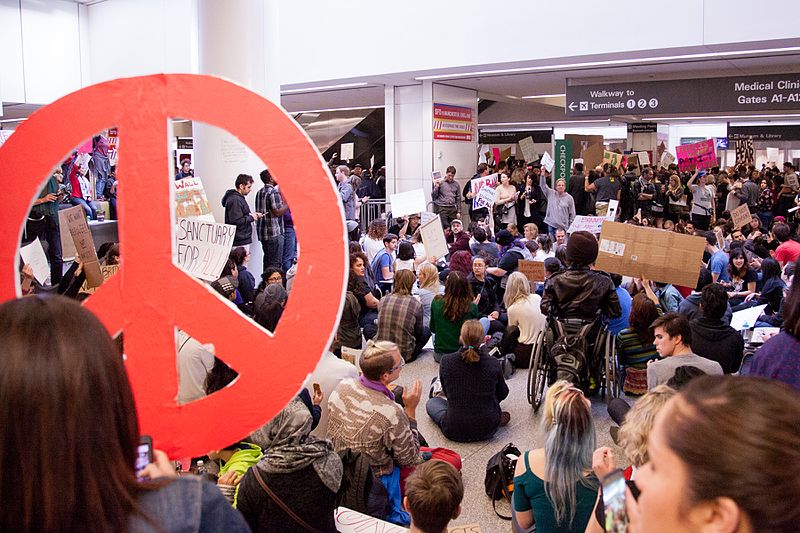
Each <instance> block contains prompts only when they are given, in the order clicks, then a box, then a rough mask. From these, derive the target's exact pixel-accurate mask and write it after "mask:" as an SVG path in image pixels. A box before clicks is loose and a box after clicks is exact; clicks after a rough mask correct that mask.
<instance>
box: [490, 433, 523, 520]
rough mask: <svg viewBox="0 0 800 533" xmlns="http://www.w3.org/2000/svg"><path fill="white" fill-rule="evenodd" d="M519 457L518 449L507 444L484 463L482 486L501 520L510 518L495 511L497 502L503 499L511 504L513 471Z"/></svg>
mask: <svg viewBox="0 0 800 533" xmlns="http://www.w3.org/2000/svg"><path fill="white" fill-rule="evenodd" d="M520 455H522V453H521V452H520V451H519V448H517V447H516V446H514V445H513V444H512V443H510V442H509V443H508V444H506V445H505V446H503V449H502V450H500V451H499V452H497V453H496V454H494V455H493V456H491V457H490V458H489V461H487V462H486V477H485V478H484V480H483V486H484V488H485V489H486V495H487V496H489V497H490V498H491V499H492V509H494V513H495V514H496V515H497V516H499V517H500V518H502V519H503V520H511V517H510V516H503V515H501V514H500V513H499V512H498V511H497V500H499V499H501V498H505V499H506V501H508V502H509V503H511V495H512V493H513V492H514V469H515V468H516V467H517V459H518V458H519V456H520Z"/></svg>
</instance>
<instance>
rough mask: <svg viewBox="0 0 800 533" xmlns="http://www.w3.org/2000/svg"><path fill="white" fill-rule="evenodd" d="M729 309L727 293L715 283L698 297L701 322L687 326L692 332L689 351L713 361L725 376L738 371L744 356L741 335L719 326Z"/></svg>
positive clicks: (698, 319) (721, 324)
mask: <svg viewBox="0 0 800 533" xmlns="http://www.w3.org/2000/svg"><path fill="white" fill-rule="evenodd" d="M727 307H728V292H727V291H726V289H725V287H723V286H722V285H720V284H718V283H712V284H711V285H708V286H706V287H705V288H704V289H703V292H702V294H701V296H700V313H701V316H700V318H696V319H694V320H692V321H691V322H690V323H689V326H690V327H691V329H692V350H693V351H694V353H696V354H697V355H699V356H700V357H705V358H706V359H710V360H712V361H716V362H718V363H719V364H720V366H722V371H723V372H725V373H726V374H733V373H734V372H737V371H738V370H739V366H740V365H741V364H742V357H743V356H744V339H743V338H742V335H741V334H740V333H739V332H738V331H736V330H735V329H733V328H732V327H730V326H728V325H727V324H725V323H723V322H722V317H723V315H724V314H725V309H726V308H727Z"/></svg>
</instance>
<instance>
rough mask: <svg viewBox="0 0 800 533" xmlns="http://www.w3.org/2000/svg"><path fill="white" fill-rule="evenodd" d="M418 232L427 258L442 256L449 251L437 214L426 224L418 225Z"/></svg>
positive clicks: (440, 220)
mask: <svg viewBox="0 0 800 533" xmlns="http://www.w3.org/2000/svg"><path fill="white" fill-rule="evenodd" d="M419 233H420V235H421V236H422V244H423V246H425V255H427V256H428V258H431V257H436V258H442V257H444V256H446V255H447V254H449V253H450V248H448V247H447V240H446V239H445V237H444V230H443V229H442V219H441V217H440V216H439V215H436V218H434V219H433V220H431V221H429V222H428V223H427V224H422V225H421V226H420V227H419Z"/></svg>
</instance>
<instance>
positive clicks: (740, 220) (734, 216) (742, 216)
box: [731, 204, 752, 229]
mask: <svg viewBox="0 0 800 533" xmlns="http://www.w3.org/2000/svg"><path fill="white" fill-rule="evenodd" d="M751 219H752V215H750V208H749V207H748V206H747V204H742V205H740V206H739V207H737V208H736V209H734V210H733V211H731V221H732V222H733V227H734V228H737V229H738V228H741V227H743V226H746V225H747V224H749V223H750V220H751Z"/></svg>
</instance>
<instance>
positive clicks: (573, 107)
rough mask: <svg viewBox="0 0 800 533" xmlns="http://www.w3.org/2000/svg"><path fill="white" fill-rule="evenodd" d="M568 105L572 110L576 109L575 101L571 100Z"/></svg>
mask: <svg viewBox="0 0 800 533" xmlns="http://www.w3.org/2000/svg"><path fill="white" fill-rule="evenodd" d="M567 107H569V110H570V111H575V102H570V103H569V105H568V106H567Z"/></svg>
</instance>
